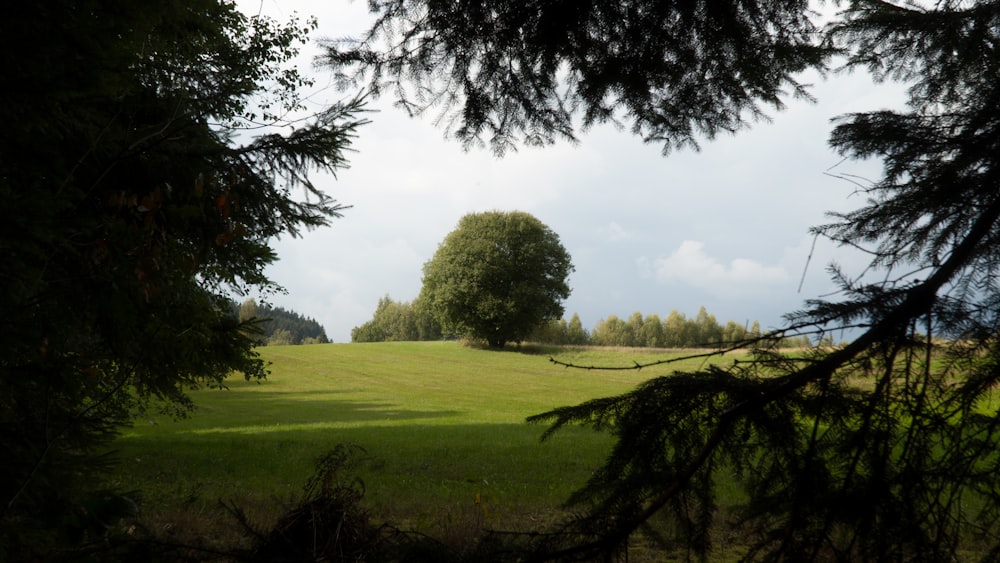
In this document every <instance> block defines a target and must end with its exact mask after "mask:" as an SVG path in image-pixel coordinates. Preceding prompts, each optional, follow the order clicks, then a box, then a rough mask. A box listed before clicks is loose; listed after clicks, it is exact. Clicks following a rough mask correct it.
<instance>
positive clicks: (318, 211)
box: [0, 0, 363, 560]
mask: <svg viewBox="0 0 1000 563" xmlns="http://www.w3.org/2000/svg"><path fill="white" fill-rule="evenodd" d="M313 27H314V23H313V22H311V21H310V22H305V23H301V22H297V21H295V20H292V21H291V22H289V23H287V24H279V23H277V22H274V21H272V20H268V19H265V18H259V17H255V18H248V17H246V16H244V15H243V14H241V13H240V12H238V11H237V10H236V8H235V6H234V5H232V4H231V3H229V2H225V1H216V0H193V1H185V2H156V3H152V4H150V3H141V2H127V1H114V0H112V1H101V2H97V1H89V2H78V1H75V0H67V1H60V0H54V1H46V2H20V3H16V4H13V5H10V6H7V7H6V8H5V14H4V17H3V18H0V61H2V66H3V68H4V72H5V74H6V76H7V77H8V80H7V86H6V87H4V88H3V91H2V93H0V122H2V123H3V128H4V134H3V135H2V136H0V232H2V234H0V256H2V258H0V284H2V285H0V314H2V316H3V321H2V323H0V459H2V460H3V461H2V462H0V559H8V560H19V559H35V558H42V557H44V556H45V553H47V552H49V551H50V550H53V549H58V548H60V547H62V546H64V543H63V540H66V539H67V538H70V539H72V538H76V539H80V538H86V537H90V538H91V539H99V538H100V536H99V535H97V536H94V535H90V536H88V534H87V533H86V530H87V529H88V528H87V526H88V525H89V524H95V525H97V527H98V530H102V529H103V528H102V526H103V525H104V524H105V523H106V522H102V521H98V520H97V517H98V513H99V512H100V511H99V510H96V509H95V507H94V506H93V505H91V506H90V508H89V509H86V510H85V509H83V508H81V507H82V506H83V504H82V503H83V502H84V498H83V496H84V493H85V492H86V491H87V490H89V489H92V488H94V487H96V486H97V485H98V483H97V482H96V481H94V480H92V478H91V477H90V476H89V474H88V473H87V472H86V469H87V467H88V466H89V465H88V464H89V462H92V461H94V460H95V456H94V454H95V453H97V452H99V450H100V448H101V447H103V446H105V445H106V444H107V442H108V439H109V438H111V437H112V436H114V434H115V433H116V431H117V430H118V429H119V428H120V427H121V425H124V424H128V423H130V422H131V420H132V419H133V417H134V416H135V415H136V414H137V413H138V412H140V411H141V410H142V409H144V408H146V407H147V406H148V405H149V404H150V402H151V401H162V403H161V404H163V405H166V406H167V407H168V408H170V410H171V411H172V412H175V413H178V414H181V413H183V411H184V410H185V409H186V408H188V407H189V406H190V403H189V401H188V399H187V397H186V396H185V389H188V388H191V387H195V386H201V385H220V384H221V382H222V380H223V379H224V378H225V377H227V376H228V375H229V374H230V373H231V372H232V371H234V370H235V371H239V372H242V373H244V374H245V375H246V377H247V378H262V377H264V376H265V373H266V372H265V367H264V364H263V362H262V361H261V360H260V359H259V358H258V357H257V355H256V353H254V352H253V350H252V346H253V339H252V338H251V335H249V334H248V333H247V332H246V331H245V330H241V329H242V328H246V327H241V323H240V320H239V318H238V317H237V315H236V314H235V313H233V311H232V309H231V305H230V303H231V302H230V301H229V299H228V296H229V295H231V294H233V293H234V292H235V293H237V294H239V293H242V292H244V291H245V290H247V289H248V288H256V289H259V290H261V291H264V292H267V291H273V290H275V289H276V287H275V286H274V284H273V283H272V282H270V281H269V280H268V278H267V276H266V275H265V273H264V268H265V267H266V266H267V265H268V264H269V263H270V262H272V261H273V260H274V258H275V255H274V252H273V251H272V249H271V248H270V246H269V240H270V239H272V237H274V236H276V235H278V234H282V233H285V234H287V233H290V234H292V235H295V234H296V233H298V232H299V231H300V230H301V229H303V228H312V227H318V226H322V225H326V224H328V222H329V221H330V219H331V218H333V217H336V216H338V215H339V211H340V210H341V209H343V208H342V206H340V205H338V204H337V203H336V202H335V201H333V200H332V199H331V198H330V197H329V196H327V195H326V194H324V193H323V192H322V191H320V190H319V189H317V188H316V187H315V186H313V184H312V183H311V182H310V181H309V178H308V173H309V171H310V170H311V169H322V170H328V171H329V170H334V169H335V168H337V167H338V166H340V165H342V164H343V163H344V159H343V151H344V150H345V148H346V147H347V146H348V144H349V142H350V139H351V137H352V135H353V132H354V130H355V128H356V127H357V126H358V125H359V124H360V123H362V122H363V121H362V120H360V119H358V118H357V117H356V114H357V112H359V111H360V109H361V104H360V102H359V101H357V100H355V101H350V102H348V103H345V104H339V105H336V106H334V107H330V108H328V109H327V110H325V111H323V112H321V113H319V114H316V115H313V116H312V118H311V119H306V120H302V121H299V122H297V123H296V124H295V127H294V128H292V127H291V124H290V123H288V122H285V121H284V120H283V116H285V115H290V114H292V113H294V112H298V111H299V110H301V109H302V108H301V103H300V102H299V101H298V97H297V95H296V90H297V89H298V88H300V87H302V86H304V85H306V84H307V81H306V80H305V79H304V78H303V77H302V76H300V75H299V74H298V73H297V72H296V71H295V70H294V69H293V68H290V67H288V65H287V63H288V61H289V60H290V59H291V58H292V57H293V56H294V55H295V53H296V51H297V47H298V45H300V44H301V42H302V41H303V40H304V39H305V37H306V35H307V34H308V33H309V31H310V30H311V29H312V28H313ZM267 125H284V128H283V129H280V130H278V132H274V133H269V134H265V133H266V131H265V130H264V129H263V127H264V126H267ZM254 130H258V131H259V133H256V136H252V135H253V134H254Z"/></svg>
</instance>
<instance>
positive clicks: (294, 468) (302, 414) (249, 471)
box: [110, 342, 731, 535]
mask: <svg viewBox="0 0 1000 563" xmlns="http://www.w3.org/2000/svg"><path fill="white" fill-rule="evenodd" d="M535 352H536V353H524V352H523V351H522V352H514V351H504V352H496V351H488V350H480V349H475V348H470V347H465V346H462V345H460V344H458V343H454V342H422V343H379V344H329V345H312V346H288V347H267V348H263V349H262V350H261V353H262V356H263V357H264V358H265V359H266V360H268V361H270V362H272V365H271V370H272V374H271V376H270V377H269V378H268V380H267V381H265V382H263V383H259V384H258V383H253V382H245V381H243V379H242V378H232V379H231V380H230V381H229V382H228V383H227V384H228V387H229V388H228V389H227V390H200V391H195V392H193V393H192V396H193V398H194V401H195V403H196V404H197V406H198V409H197V410H196V411H195V412H194V413H193V414H192V415H191V416H190V417H188V418H186V419H184V420H180V421H176V420H172V419H171V418H169V417H162V416H160V417H155V416H154V417H150V418H148V419H141V420H138V421H136V424H135V426H134V427H133V428H129V429H127V430H125V432H124V433H123V435H122V437H121V438H120V439H119V440H118V441H117V442H116V444H115V447H116V450H117V454H118V457H119V459H120V466H119V469H118V471H117V472H116V473H115V475H114V477H113V479H112V482H111V483H110V484H111V485H113V486H115V487H119V488H124V489H130V490H132V489H134V490H138V491H142V506H143V514H144V519H145V520H146V522H147V523H149V524H150V525H152V526H155V527H158V528H161V529H162V530H174V529H176V530H184V529H199V530H201V531H202V533H205V534H208V535H213V534H225V533H226V530H229V529H231V528H232V527H233V526H232V523H231V522H228V521H227V520H226V518H225V515H224V512H223V511H222V510H221V509H220V508H219V502H218V501H219V500H225V501H232V502H235V503H236V504H238V505H239V506H241V507H243V508H245V509H246V510H247V512H248V514H249V515H250V516H251V517H252V518H254V519H255V520H256V521H257V522H259V523H261V524H263V525H266V524H267V523H269V522H270V521H272V520H273V519H274V518H275V517H276V516H277V515H278V514H280V513H281V512H282V510H283V509H284V508H285V507H286V506H287V505H288V502H289V501H290V499H292V498H293V497H294V496H295V495H296V494H298V493H300V492H301V490H302V486H303V485H304V483H305V481H306V479H307V478H308V476H309V475H310V474H311V473H312V470H313V461H314V460H315V458H316V457H318V456H319V455H320V454H322V453H324V452H326V451H328V450H330V449H331V448H333V447H335V446H336V445H337V444H348V443H349V444H357V445H360V446H362V447H363V448H365V450H366V451H367V456H366V460H365V462H364V463H362V464H361V465H360V466H359V467H358V468H357V469H356V470H355V475H356V476H357V477H360V478H361V479H362V480H363V481H364V483H365V485H366V491H367V494H366V497H365V506H366V507H367V508H368V509H369V510H370V511H371V512H372V513H373V514H374V515H376V516H377V517H378V518H382V519H385V520H387V521H390V522H392V523H394V524H396V525H398V526H401V527H404V528H406V529H411V530H417V531H427V532H430V533H437V534H440V533H442V530H447V529H449V528H461V527H463V526H468V525H472V524H482V523H483V520H484V519H487V520H489V522H488V524H489V525H490V526H492V527H499V528H508V529H516V528H520V527H523V525H532V523H539V522H542V521H546V520H550V519H553V518H555V517H558V516H559V511H560V505H561V503H562V502H563V501H564V500H565V499H566V498H567V496H568V495H569V494H570V493H571V492H572V491H573V490H575V489H576V488H577V487H579V486H580V485H581V484H582V483H583V482H584V481H585V480H586V479H587V478H588V476H589V475H590V472H591V471H592V470H593V469H594V468H596V467H597V466H598V465H599V464H600V463H601V461H602V460H603V458H604V456H605V455H606V454H607V452H608V451H609V448H610V446H611V440H610V438H609V437H608V436H607V435H604V434H600V433H596V432H593V431H590V430H587V429H582V428H569V429H567V430H564V431H561V432H559V433H557V434H556V436H555V437H554V438H553V439H551V440H549V441H546V442H544V443H541V442H540V441H539V437H540V435H541V434H542V432H543V431H544V430H545V427H544V426H538V425H529V424H526V423H525V422H524V419H525V417H527V416H529V415H532V414H537V413H540V412H543V411H546V410H548V409H551V408H553V407H558V406H563V405H569V404H576V403H579V402H582V401H585V400H587V399H591V398H595V397H601V396H608V395H613V394H618V393H622V392H625V391H628V390H631V389H632V388H634V387H635V385H636V384H637V383H639V382H641V381H642V380H644V379H645V378H648V377H653V376H657V375H662V374H666V373H670V372H672V371H673V370H677V369H680V370H684V369H696V368H698V367H703V361H702V360H688V361H685V362H681V363H679V364H672V365H669V366H661V367H657V368H648V369H644V370H642V371H598V370H576V369H566V368H563V367H559V366H556V365H553V364H552V363H550V362H549V361H548V357H549V356H548V354H547V353H540V351H535ZM554 355H555V356H556V357H558V358H560V359H563V360H566V361H569V362H573V363H577V364H582V365H608V364H618V365H631V363H632V361H633V360H635V361H639V362H645V361H650V360H656V359H662V358H664V357H665V356H669V354H667V353H665V352H662V351H661V352H655V351H654V352H651V351H649V350H600V349H594V350H586V351H574V350H557V351H556V353H555V354H554ZM716 361H731V360H729V359H728V358H723V359H722V360H716ZM477 501H478V502H479V504H477ZM179 533H180V532H179Z"/></svg>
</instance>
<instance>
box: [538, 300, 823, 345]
mask: <svg viewBox="0 0 1000 563" xmlns="http://www.w3.org/2000/svg"><path fill="white" fill-rule="evenodd" d="M761 335H762V332H761V328H760V323H759V322H758V321H753V323H750V324H749V326H748V325H747V324H746V323H737V322H736V321H732V320H730V321H727V322H726V324H724V325H723V324H721V323H719V321H718V320H716V318H715V315H712V314H710V313H708V311H706V310H705V307H701V308H700V309H699V310H698V314H697V315H696V316H694V317H690V318H689V317H687V316H686V315H685V314H684V313H681V312H678V311H677V310H676V309H675V310H673V311H671V312H670V314H669V315H667V316H666V317H665V318H661V317H660V315H658V314H656V313H653V314H650V315H643V314H642V313H640V312H638V311H637V312H635V313H632V315H631V316H629V317H628V319H623V318H620V317H618V316H616V315H610V316H608V317H607V318H604V319H601V320H599V321H597V324H596V325H594V328H593V329H592V330H591V331H590V332H587V331H586V330H584V329H583V326H582V324H581V322H580V317H579V316H578V315H577V314H575V313H574V315H573V317H572V318H570V320H569V321H567V320H566V319H560V320H558V321H549V322H547V323H545V324H544V325H542V326H540V327H539V328H538V329H537V330H535V332H534V334H533V336H532V338H531V340H533V341H536V342H542V343H548V344H590V345H593V346H626V347H638V348H642V347H648V348H705V347H714V346H720V345H725V344H731V343H738V342H743V341H747V340H754V339H757V338H760V337H761ZM811 344H812V343H811V342H810V340H809V338H808V337H806V336H797V337H788V338H786V339H784V340H782V342H781V345H782V346H786V347H804V346H810V345H811Z"/></svg>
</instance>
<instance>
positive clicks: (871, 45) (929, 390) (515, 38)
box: [328, 0, 1000, 561]
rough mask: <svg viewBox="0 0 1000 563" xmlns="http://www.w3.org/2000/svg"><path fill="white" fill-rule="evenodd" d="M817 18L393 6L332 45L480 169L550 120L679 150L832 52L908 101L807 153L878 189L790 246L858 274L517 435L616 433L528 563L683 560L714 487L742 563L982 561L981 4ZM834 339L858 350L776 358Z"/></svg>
mask: <svg viewBox="0 0 1000 563" xmlns="http://www.w3.org/2000/svg"><path fill="white" fill-rule="evenodd" d="M836 5H837V6H839V7H841V8H842V11H841V12H839V13H838V14H837V15H836V16H835V17H834V19H833V21H832V22H831V23H830V24H829V25H827V26H826V27H825V28H822V29H820V28H818V27H816V26H815V25H814V24H813V23H812V20H811V17H812V15H813V14H811V12H810V11H809V5H808V3H807V2H759V1H747V2H729V3H718V2H706V1H698V0H695V1H691V2H656V1H653V0H649V1H644V0H598V1H596V2H563V1H559V0H546V1H542V2H532V3H523V2H486V1H482V0H479V1H477V0H469V1H463V2H457V3H454V2H453V3H439V2H426V1H421V0H394V1H387V2H381V3H377V4H372V8H373V10H374V11H375V12H376V14H377V18H378V19H377V21H376V23H375V25H374V26H373V27H372V29H371V32H370V33H369V34H368V35H367V36H365V37H363V38H362V40H361V41H360V42H357V43H353V44H347V43H341V44H337V45H332V47H333V49H332V50H331V53H330V55H329V57H328V61H329V62H330V63H331V64H333V65H337V66H338V68H339V69H340V70H341V74H342V76H344V77H345V78H353V79H367V80H369V81H370V83H371V84H372V86H373V88H374V89H375V90H376V91H377V92H386V93H389V94H391V95H393V96H395V97H396V98H397V100H398V101H399V103H400V104H402V105H403V106H404V107H406V108H408V109H410V110H411V111H413V112H416V113H419V112H422V111H427V110H430V109H436V110H439V111H440V112H441V117H442V119H443V121H444V124H445V125H446V126H451V127H452V129H451V130H452V132H453V133H454V134H455V136H456V137H457V138H458V139H460V140H462V141H464V142H465V143H467V144H476V143H485V142H488V143H490V144H491V146H492V147H493V148H494V150H496V151H497V152H503V150H505V149H506V148H509V147H510V146H512V145H516V144H520V143H524V144H545V143H549V142H552V141H554V140H555V139H558V138H568V139H572V138H573V137H574V131H575V127H574V123H573V121H572V118H573V117H574V116H582V125H583V126H584V127H586V126H587V125H590V124H592V123H598V122H601V121H606V120H614V119H621V120H623V121H625V122H627V123H628V124H629V125H630V127H631V128H632V130H633V131H634V132H635V133H636V134H638V135H639V136H641V137H642V138H643V139H645V140H647V141H655V142H659V143H662V146H663V147H664V151H667V150H669V149H671V148H675V147H677V146H684V145H693V144H696V140H697V137H699V136H704V137H706V138H711V137H712V136H713V135H714V134H715V133H717V132H719V131H728V130H735V129H737V128H738V127H739V126H741V125H742V124H743V123H744V119H745V118H746V117H748V116H749V117H754V116H759V115H760V114H759V112H758V110H759V108H761V107H772V108H780V100H781V96H782V95H783V92H782V90H783V89H788V90H789V91H790V93H791V94H793V95H794V94H798V95H802V94H803V92H802V90H801V88H800V87H799V85H798V84H797V83H796V82H795V79H794V77H795V73H796V72H798V71H801V70H803V69H805V68H812V69H815V70H818V71H825V70H827V65H829V64H832V61H833V59H831V58H830V57H832V56H833V55H835V54H837V55H840V56H842V57H843V59H841V60H842V61H844V62H845V65H844V66H845V67H846V68H847V69H854V68H859V69H867V70H869V71H870V72H871V73H872V74H873V75H874V76H875V78H876V79H877V80H899V81H903V82H906V83H907V84H908V85H909V86H910V89H909V99H908V106H907V108H906V109H904V110H900V111H892V110H876V111H871V112H865V113H857V114H851V115H847V116H843V117H841V118H840V119H839V121H838V122H837V124H836V127H835V128H834V130H833V132H832V134H831V136H830V144H831V146H832V147H833V148H834V149H836V150H837V151H839V152H840V153H841V154H843V155H844V156H846V157H850V158H867V157H874V158H879V159H881V160H882V161H883V162H884V173H883V175H882V176H881V178H879V179H877V180H876V181H874V182H872V183H871V184H869V185H863V186H860V187H859V189H860V191H861V192H863V193H864V194H865V195H867V196H868V198H869V201H868V203H867V204H865V205H863V206H862V207H861V208H859V209H857V210H855V211H853V212H849V213H844V214H839V215H833V216H832V220H831V222H830V223H829V224H826V225H820V226H818V227H816V229H815V232H816V233H817V234H819V235H822V236H826V237H829V238H831V239H832V240H834V241H836V242H839V243H841V244H844V245H848V246H851V247H856V248H860V249H862V250H864V251H866V252H868V253H869V255H870V256H871V262H870V264H869V267H868V269H867V270H866V272H867V273H869V274H872V273H874V274H875V275H862V274H863V273H864V272H863V273H849V272H843V271H841V270H840V269H839V268H836V267H831V274H832V275H833V277H834V279H835V280H836V281H837V282H838V283H839V284H840V289H841V290H840V292H838V293H837V294H835V295H833V296H829V297H827V298H823V299H815V300H810V301H808V302H807V303H806V304H805V308H804V309H803V310H802V311H798V312H793V313H790V314H789V315H788V317H787V325H786V326H785V327H784V328H783V329H782V330H779V331H776V332H774V333H772V334H768V335H764V336H763V337H762V338H761V339H758V340H756V341H755V342H753V344H754V345H755V354H756V358H757V361H754V362H741V363H739V364H737V365H734V366H732V367H730V368H728V369H722V368H711V369H708V370H705V371H700V372H697V373H678V374H672V375H669V376H664V377H659V378H655V379H652V380H650V381H648V382H647V383H644V384H642V385H641V386H639V387H638V388H637V389H636V390H635V391H633V392H631V393H627V394H625V395H622V396H620V397H610V398H604V399H597V400H594V401H591V402H588V403H585V404H582V405H577V406H571V407H565V408H560V409H555V410H553V411H551V412H548V413H544V414H542V415H539V416H538V417H535V418H534V419H533V420H538V421H548V422H551V423H553V426H552V427H551V431H554V430H556V429H558V428H560V427H562V426H564V425H566V424H571V423H581V424H587V425H591V426H594V427H596V428H601V429H606V430H608V431H609V432H611V433H613V434H614V435H615V437H616V439H617V444H616V446H615V448H614V451H613V452H612V454H611V455H610V456H609V458H608V460H607V463H606V464H605V465H604V466H603V467H602V468H600V469H599V470H598V471H597V472H595V474H594V477H593V478H592V479H591V481H590V482H589V483H588V484H587V485H586V486H585V487H584V488H583V489H582V490H581V491H580V492H579V494H578V495H577V496H576V497H575V498H574V499H572V501H574V502H577V503H579V504H580V505H581V506H582V507H583V510H582V511H581V516H580V518H578V519H575V520H573V521H572V522H570V523H568V527H567V531H569V532H573V533H575V534H578V535H577V536H575V537H576V538H577V541H576V542H574V544H573V545H570V546H555V547H551V550H550V551H547V552H546V554H545V555H543V556H540V557H541V558H551V559H559V558H565V559H591V558H596V557H599V556H602V555H603V556H607V555H608V554H611V553H614V552H615V551H616V550H619V549H622V547H623V546H624V545H625V544H626V540H627V539H628V537H629V536H630V535H631V534H632V533H633V532H635V531H637V530H639V529H640V528H643V527H646V528H649V527H650V524H651V521H652V520H651V519H652V517H653V516H654V515H658V514H663V515H666V517H667V520H668V521H669V522H670V526H669V528H668V530H669V531H670V533H667V534H662V533H661V534H659V535H657V536H656V537H658V538H659V539H660V540H662V541H664V542H666V543H667V544H668V545H672V546H679V547H680V548H681V549H687V550H688V553H689V556H696V557H702V558H704V557H707V554H709V553H710V552H711V549H712V547H713V545H714V544H713V541H714V540H715V538H713V536H712V531H713V525H714V523H715V522H716V518H717V516H718V513H717V507H718V504H717V498H718V486H719V483H720V482H721V480H722V479H726V480H727V482H733V481H735V483H736V484H737V486H738V487H739V489H740V490H741V494H742V495H744V496H745V498H746V502H745V504H744V505H743V506H742V507H741V511H740V513H739V514H738V520H739V522H740V526H741V527H742V529H743V530H745V531H746V532H747V537H749V538H752V541H751V545H750V546H749V550H748V552H747V553H746V556H747V557H748V558H750V559H767V560H790V561H798V560H817V559H823V560H879V561H881V560H897V561H898V560H924V561H940V560H948V559H954V558H955V557H956V556H957V554H958V553H959V552H960V551H961V550H962V549H963V546H965V545H967V544H966V543H965V542H968V541H972V542H973V543H974V544H975V545H976V546H977V549H978V553H979V554H980V555H981V556H982V558H983V559H984V560H992V559H995V558H996V557H997V555H998V554H1000V541H998V540H997V538H996V536H995V534H992V533H991V532H992V531H994V530H996V529H997V526H1000V497H998V496H997V491H998V490H1000V466H998V458H997V455H996V451H997V450H998V448H1000V415H998V409H997V407H996V406H995V405H996V403H995V401H991V393H992V389H993V388H994V387H995V385H996V384H997V383H1000V370H998V369H997V359H998V357H1000V352H998V350H1000V341H998V337H997V335H998V334H1000V313H998V312H1000V286H998V285H997V283H996V279H997V272H996V269H997V264H998V263H1000V260H998V256H997V253H998V249H1000V168H998V165H1000V162H998V159H1000V53H998V49H1000V2H998V1H997V0H978V1H977V0H941V1H938V2H892V1H885V0H851V1H846V0H845V1H843V2H839V3H836ZM359 69H360V70H359ZM840 330H852V331H854V333H855V334H857V337H856V338H855V339H854V340H853V341H851V342H850V343H848V344H846V345H844V346H842V347H837V348H822V349H816V350H814V352H813V353H812V354H808V355H805V356H803V355H801V354H788V355H785V354H781V353H779V351H778V350H777V349H776V344H777V343H778V342H780V341H781V339H783V338H786V337H788V336H795V335H812V336H814V337H823V336H826V335H828V334H829V333H831V332H835V331H840ZM639 367H641V366H639ZM630 369H631V368H630Z"/></svg>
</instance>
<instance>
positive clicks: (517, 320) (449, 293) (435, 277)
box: [420, 211, 573, 348]
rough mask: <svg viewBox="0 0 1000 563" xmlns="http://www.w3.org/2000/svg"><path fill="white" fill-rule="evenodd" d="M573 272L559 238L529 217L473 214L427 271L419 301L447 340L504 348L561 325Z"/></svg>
mask: <svg viewBox="0 0 1000 563" xmlns="http://www.w3.org/2000/svg"><path fill="white" fill-rule="evenodd" d="M572 271H573V264H572V262H571V260H570V256H569V253H568V252H566V249H565V248H564V247H563V245H562V243H560V242H559V235H557V234H556V233H554V232H553V231H552V230H551V229H549V228H548V227H547V226H545V224H543V223H542V222H541V221H539V220H538V219H536V218H535V217H533V216H532V215H530V214H528V213H524V212H521V211H512V212H501V211H488V212H484V213H470V214H468V215H466V216H464V217H462V219H461V220H460V221H459V223H458V227H457V228H456V229H455V230H454V231H452V232H451V233H449V234H448V236H447V237H445V239H444V242H442V243H441V245H440V246H439V247H438V249H437V252H435V253H434V257H433V258H432V259H431V260H430V261H428V262H427V263H426V264H425V265H424V285H423V289H422V290H421V296H420V299H421V301H422V302H423V303H424V306H425V307H428V308H429V310H430V311H432V312H433V313H434V314H435V315H436V316H437V317H438V319H439V321H440V323H441V325H442V327H443V328H444V330H445V331H446V332H450V333H452V334H456V335H460V336H469V337H472V338H477V339H482V340H485V341H486V342H487V343H489V345H490V346H491V347H494V348H502V347H503V346H504V345H505V344H506V343H507V342H515V341H521V340H523V339H524V338H526V337H527V336H528V335H529V334H531V332H532V331H533V330H534V329H535V328H537V327H538V326H539V325H540V324H542V323H543V322H545V321H547V320H551V319H559V318H561V317H562V314H563V307H562V302H563V300H564V299H566V298H567V297H569V294H570V288H569V285H568V283H567V278H568V277H569V274H570V273H571V272H572Z"/></svg>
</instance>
